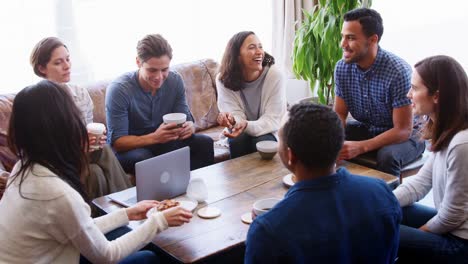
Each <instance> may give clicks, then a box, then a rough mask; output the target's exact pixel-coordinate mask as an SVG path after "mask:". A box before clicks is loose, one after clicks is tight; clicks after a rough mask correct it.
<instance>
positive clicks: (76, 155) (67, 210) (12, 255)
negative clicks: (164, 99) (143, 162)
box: [0, 80, 192, 263]
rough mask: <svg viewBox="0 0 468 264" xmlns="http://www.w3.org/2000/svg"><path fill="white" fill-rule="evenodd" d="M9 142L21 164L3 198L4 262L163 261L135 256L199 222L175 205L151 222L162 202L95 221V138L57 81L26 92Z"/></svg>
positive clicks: (0, 256) (0, 244)
mask: <svg viewBox="0 0 468 264" xmlns="http://www.w3.org/2000/svg"><path fill="white" fill-rule="evenodd" d="M8 136H9V139H8V141H9V142H8V145H9V147H10V149H11V150H12V151H13V152H14V153H18V155H19V158H20V160H19V161H18V162H17V163H16V165H15V166H14V168H13V170H12V172H11V174H12V176H10V178H9V181H8V184H7V187H6V190H5V193H4V195H3V198H2V200H0V215H1V217H0V234H2V238H1V239H0V263H78V262H79V260H80V253H81V254H82V255H83V256H84V257H86V258H87V259H88V260H90V261H91V262H93V263H116V262H119V261H121V260H123V262H122V263H129V262H132V263H142V261H155V260H156V261H157V258H156V256H155V255H154V253H152V252H138V253H136V255H131V254H133V253H134V252H136V251H137V250H139V249H140V248H142V247H143V246H145V245H146V244H147V243H149V242H150V241H151V240H152V239H153V238H154V237H155V236H156V234H158V233H159V232H161V231H163V230H165V229H167V228H168V227H169V226H178V225H182V224H183V223H186V222H188V221H189V220H190V218H191V217H192V214H191V212H189V211H187V210H185V209H183V208H181V207H174V208H171V209H168V210H166V211H164V212H155V213H153V214H150V215H149V216H148V219H146V214H147V212H148V210H149V209H151V208H152V207H155V206H157V204H158V202H157V201H142V202H139V203H137V204H136V205H135V206H132V207H129V208H126V209H120V210H117V211H115V212H113V213H110V214H107V215H104V216H101V217H98V218H94V219H93V218H91V210H90V207H89V205H88V202H89V198H88V196H87V194H86V190H85V188H84V186H83V184H82V183H83V182H84V181H85V178H86V176H87V175H86V173H84V172H85V170H86V169H85V168H86V166H87V161H86V155H85V152H86V151H87V150H88V147H89V141H88V134H87V131H86V128H85V126H84V124H83V122H82V120H81V115H80V111H79V110H78V108H77V107H76V105H75V104H74V103H73V101H72V99H71V97H70V95H69V93H68V92H67V90H66V89H64V87H62V86H61V85H59V84H57V83H54V82H50V81H47V80H44V81H41V82H39V83H38V84H36V85H32V86H29V87H26V88H25V89H23V90H22V91H21V92H19V93H18V95H17V96H16V97H15V100H14V102H13V111H12V115H11V118H10V125H9V130H8ZM143 219H146V221H145V222H144V223H142V224H141V225H140V226H139V227H138V228H136V229H134V230H132V231H130V232H128V233H126V234H124V235H122V236H121V237H119V238H118V239H115V240H113V241H108V240H107V238H106V237H105V236H104V234H105V233H108V232H109V231H111V230H114V229H116V228H118V227H121V226H124V225H128V223H129V221H130V220H143ZM129 255H131V256H129ZM126 257H128V258H126ZM125 258H126V259H125ZM143 263H146V262H143Z"/></svg>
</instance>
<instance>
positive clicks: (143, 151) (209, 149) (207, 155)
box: [115, 134, 214, 174]
mask: <svg viewBox="0 0 468 264" xmlns="http://www.w3.org/2000/svg"><path fill="white" fill-rule="evenodd" d="M186 146H189V147H190V170H195V169H198V168H202V167H205V166H208V165H211V164H213V163H214V150H213V139H211V138H210V137H208V136H205V135H200V134H193V135H192V136H191V137H189V138H187V139H185V140H175V141H171V142H167V143H164V144H155V145H152V146H148V147H144V148H138V149H133V150H130V151H127V152H117V153H115V156H116V157H117V159H118V160H119V161H120V164H122V167H123V169H124V170H125V172H127V173H132V174H135V163H137V162H139V161H142V160H146V159H149V158H152V157H155V156H158V155H161V154H164V153H167V152H171V151H173V150H176V149H180V148H183V147H186Z"/></svg>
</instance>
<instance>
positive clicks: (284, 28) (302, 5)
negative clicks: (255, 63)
mask: <svg viewBox="0 0 468 264" xmlns="http://www.w3.org/2000/svg"><path fill="white" fill-rule="evenodd" d="M314 2H315V1H314V0H272V5H273V32H272V35H273V36H272V37H273V43H272V46H273V49H272V53H273V56H274V57H275V60H276V63H277V64H278V65H280V66H281V67H283V68H284V69H285V70H286V73H287V75H288V77H289V78H294V74H293V72H292V59H291V54H292V46H293V41H294V34H295V31H296V29H297V28H298V27H299V23H300V22H301V21H302V19H303V10H307V11H310V10H312V8H313V6H314Z"/></svg>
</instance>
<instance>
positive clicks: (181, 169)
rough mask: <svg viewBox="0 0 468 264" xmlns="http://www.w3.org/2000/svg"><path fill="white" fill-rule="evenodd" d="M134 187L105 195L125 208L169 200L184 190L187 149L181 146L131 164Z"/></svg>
mask: <svg viewBox="0 0 468 264" xmlns="http://www.w3.org/2000/svg"><path fill="white" fill-rule="evenodd" d="M135 177H136V188H135V187H133V188H129V189H126V190H123V191H120V192H116V193H112V194H109V195H107V197H109V198H110V199H111V200H113V201H114V202H116V203H118V204H121V205H123V206H126V207H129V206H132V205H134V204H136V203H137V202H139V201H143V200H158V201H162V200H164V199H171V198H174V197H176V196H179V195H181V194H184V193H185V192H186V191H187V186H188V184H189V181H190V149H189V147H184V148H181V149H177V150H174V151H171V152H168V153H165V154H162V155H159V156H156V157H154V158H150V159H147V160H143V161H140V162H138V163H136V164H135Z"/></svg>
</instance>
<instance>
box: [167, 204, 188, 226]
mask: <svg viewBox="0 0 468 264" xmlns="http://www.w3.org/2000/svg"><path fill="white" fill-rule="evenodd" d="M163 215H164V217H165V218H166V221H167V224H168V225H169V226H180V225H183V224H184V223H188V222H190V218H192V212H190V211H188V210H186V209H184V208H182V207H181V206H177V207H172V208H169V209H167V210H164V211H163Z"/></svg>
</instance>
